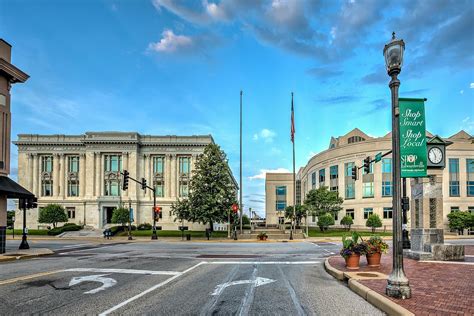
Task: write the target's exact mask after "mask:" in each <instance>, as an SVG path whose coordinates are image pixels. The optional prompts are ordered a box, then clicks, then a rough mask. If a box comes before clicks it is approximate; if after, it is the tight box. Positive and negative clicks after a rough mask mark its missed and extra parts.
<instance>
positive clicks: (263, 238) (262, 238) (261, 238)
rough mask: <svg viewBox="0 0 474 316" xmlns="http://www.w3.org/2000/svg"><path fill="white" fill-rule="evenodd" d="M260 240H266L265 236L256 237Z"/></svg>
mask: <svg viewBox="0 0 474 316" xmlns="http://www.w3.org/2000/svg"><path fill="white" fill-rule="evenodd" d="M258 238H259V239H260V240H267V238H268V237H267V236H263V237H258Z"/></svg>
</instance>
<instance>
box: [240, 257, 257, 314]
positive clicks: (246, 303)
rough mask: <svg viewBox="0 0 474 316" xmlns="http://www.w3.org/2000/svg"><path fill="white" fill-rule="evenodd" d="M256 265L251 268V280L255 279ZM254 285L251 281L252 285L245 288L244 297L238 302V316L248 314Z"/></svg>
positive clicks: (253, 293)
mask: <svg viewBox="0 0 474 316" xmlns="http://www.w3.org/2000/svg"><path fill="white" fill-rule="evenodd" d="M257 267H258V266H254V268H253V272H252V280H256V277H257ZM255 287H256V286H255V283H252V285H251V286H250V287H249V288H247V289H246V291H245V295H244V298H243V300H242V302H241V303H240V307H239V311H238V314H239V316H243V315H245V316H247V315H248V314H249V311H250V306H251V305H252V303H253V298H254V295H255Z"/></svg>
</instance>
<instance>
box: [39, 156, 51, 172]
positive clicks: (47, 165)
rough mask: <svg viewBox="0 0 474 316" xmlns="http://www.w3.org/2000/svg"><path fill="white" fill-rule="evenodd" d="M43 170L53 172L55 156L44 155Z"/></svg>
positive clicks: (42, 158)
mask: <svg viewBox="0 0 474 316" xmlns="http://www.w3.org/2000/svg"><path fill="white" fill-rule="evenodd" d="M41 171H42V172H53V156H42V157H41Z"/></svg>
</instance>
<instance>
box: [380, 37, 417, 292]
mask: <svg viewBox="0 0 474 316" xmlns="http://www.w3.org/2000/svg"><path fill="white" fill-rule="evenodd" d="M404 50H405V43H404V42H403V40H402V39H396V38H395V32H394V33H392V40H391V41H390V42H389V43H388V44H386V45H385V47H384V49H383V54H384V57H385V66H386V68H387V73H388V75H389V76H390V77H391V80H390V83H389V85H388V86H389V87H390V91H391V96H392V159H393V164H392V181H393V196H392V201H393V202H392V203H393V208H392V209H393V218H392V226H393V261H392V273H391V274H390V275H389V277H388V280H387V287H386V290H385V291H386V293H387V295H388V296H391V297H396V298H401V299H405V298H410V297H411V289H410V285H409V282H408V278H407V277H406V275H405V272H404V271H403V245H402V214H401V183H400V180H401V173H400V171H401V170H400V128H399V118H400V110H399V107H398V88H399V86H400V81H399V80H398V78H397V76H398V74H400V71H401V69H402V64H403V52H404Z"/></svg>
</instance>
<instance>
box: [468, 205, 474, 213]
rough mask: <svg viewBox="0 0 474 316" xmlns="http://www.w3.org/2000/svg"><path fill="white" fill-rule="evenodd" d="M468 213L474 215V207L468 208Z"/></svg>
mask: <svg viewBox="0 0 474 316" xmlns="http://www.w3.org/2000/svg"><path fill="white" fill-rule="evenodd" d="M467 211H468V212H469V213H471V214H474V206H468V207H467Z"/></svg>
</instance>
